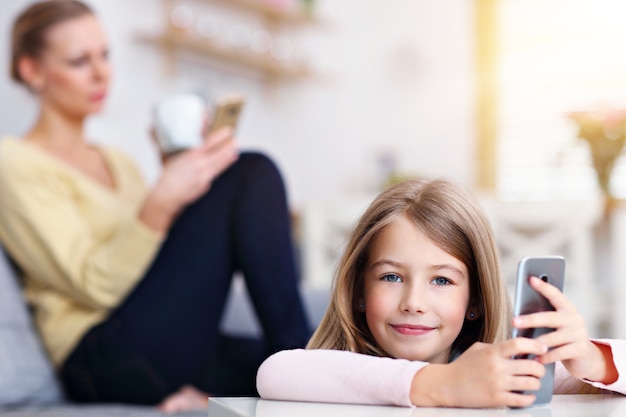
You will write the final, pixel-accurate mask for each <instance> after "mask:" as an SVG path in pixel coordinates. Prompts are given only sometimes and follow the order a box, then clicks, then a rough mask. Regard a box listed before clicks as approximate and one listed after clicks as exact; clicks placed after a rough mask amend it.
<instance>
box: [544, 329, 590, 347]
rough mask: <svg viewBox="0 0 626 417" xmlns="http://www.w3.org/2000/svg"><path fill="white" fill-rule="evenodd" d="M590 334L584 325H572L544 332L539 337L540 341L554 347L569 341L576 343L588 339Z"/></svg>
mask: <svg viewBox="0 0 626 417" xmlns="http://www.w3.org/2000/svg"><path fill="white" fill-rule="evenodd" d="M588 339H589V336H588V335H587V332H586V331H585V329H584V327H571V328H567V329H562V330H558V331H554V332H550V333H546V334H543V335H541V336H539V337H538V338H537V340H538V341H540V342H541V343H543V344H544V345H546V346H548V347H549V348H554V347H556V346H562V345H565V344H569V343H576V342H579V341H587V340H588Z"/></svg>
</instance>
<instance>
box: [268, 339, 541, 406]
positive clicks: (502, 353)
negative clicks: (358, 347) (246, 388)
mask: <svg viewBox="0 0 626 417" xmlns="http://www.w3.org/2000/svg"><path fill="white" fill-rule="evenodd" d="M544 349H545V347H544V346H543V345H541V344H540V343H538V342H536V341H535V340H532V339H523V338H518V339H514V340H507V341H505V342H502V343H498V344H495V345H491V344H483V343H476V344H475V345H473V346H472V347H471V348H470V349H468V350H467V351H466V352H465V353H463V354H462V355H461V356H460V357H459V358H458V359H457V360H456V361H454V362H452V363H446V364H428V363H426V362H418V361H408V360H405V359H392V358H382V357H378V356H369V355H363V354H358V353H353V352H346V351H339V350H314V349H311V350H302V349H298V350H287V351H282V352H278V353H276V354H274V355H272V356H270V357H269V358H268V359H267V360H266V361H265V362H263V364H262V365H261V367H260V368H259V371H258V374H257V389H258V391H259V394H260V395H261V397H262V398H264V399H270V400H290V401H315V402H331V403H352V404H378V405H401V406H411V405H417V406H430V407H439V406H449V407H496V406H505V405H508V406H525V405H529V404H531V403H532V402H533V401H534V397H533V396H532V395H523V394H518V393H514V392H512V391H517V390H519V391H521V390H529V389H538V388H539V379H538V378H539V377H540V376H542V372H543V370H544V367H543V366H541V364H539V363H537V362H536V361H534V360H519V359H512V356H514V355H517V354H521V353H533V354H540V353H544V352H545V350H544Z"/></svg>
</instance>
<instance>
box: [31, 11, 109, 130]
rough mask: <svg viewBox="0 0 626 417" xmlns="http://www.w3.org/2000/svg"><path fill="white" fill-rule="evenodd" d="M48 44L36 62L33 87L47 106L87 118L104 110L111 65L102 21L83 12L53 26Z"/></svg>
mask: <svg viewBox="0 0 626 417" xmlns="http://www.w3.org/2000/svg"><path fill="white" fill-rule="evenodd" d="M45 40H46V47H45V49H44V51H43V53H42V54H41V56H40V57H39V58H38V59H37V60H36V61H35V62H34V68H35V69H34V71H33V74H32V78H31V80H30V84H31V86H33V87H34V88H35V90H36V91H37V92H38V93H39V95H40V97H41V99H42V101H43V103H44V105H51V106H53V107H55V108H57V109H59V110H61V111H62V112H64V113H67V114H70V115H72V116H76V117H84V116H87V115H89V114H92V113H96V112H98V111H100V110H101V109H102V106H103V104H104V100H105V98H106V96H107V92H108V88H109V81H110V76H111V67H110V64H109V59H108V44H107V40H106V36H105V34H104V31H103V29H102V26H101V25H100V22H99V21H98V20H97V18H96V17H95V16H93V15H90V14H88V15H84V16H81V17H78V18H75V19H70V20H67V21H65V22H61V23H59V24H57V25H55V26H52V27H51V28H50V30H49V31H48V32H47V33H46V38H45Z"/></svg>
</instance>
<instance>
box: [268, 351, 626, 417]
mask: <svg viewBox="0 0 626 417" xmlns="http://www.w3.org/2000/svg"><path fill="white" fill-rule="evenodd" d="M594 342H596V343H601V344H605V345H607V346H610V348H611V351H612V354H613V361H614V363H615V366H616V368H617V370H618V374H619V376H618V379H617V381H615V382H614V383H612V384H610V385H605V384H602V383H599V382H590V381H581V380H579V379H577V378H574V377H573V376H571V375H570V374H569V373H568V372H567V370H566V369H565V367H564V366H563V365H562V364H561V363H560V362H558V363H557V364H556V366H555V377H554V393H555V394H576V393H579V392H580V391H581V389H582V388H583V387H584V386H586V385H587V384H591V385H593V386H595V387H598V388H602V389H605V390H608V391H613V392H618V393H621V394H626V377H625V376H624V372H623V371H624V370H626V341H625V340H608V339H603V340H594ZM426 365H428V363H427V362H417V361H409V360H406V359H393V358H383V357H378V356H370V355H363V354H359V353H353V352H347V351H341V350H322V349H310V350H303V349H295V350H285V351H282V352H278V353H275V354H274V355H272V356H270V357H269V358H268V359H267V360H265V362H263V364H262V365H261V367H260V368H259V371H258V374H257V389H258V391H259V394H260V396H261V397H262V398H264V399H267V400H290V401H313V402H326V403H347V404H377V405H399V406H408V407H410V406H411V405H412V403H411V399H410V390H411V383H412V382H413V377H414V376H415V373H416V372H417V371H419V370H420V369H422V368H423V367H424V366H426ZM303 376H306V377H303Z"/></svg>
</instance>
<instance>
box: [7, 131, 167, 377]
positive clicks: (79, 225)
mask: <svg viewBox="0 0 626 417" xmlns="http://www.w3.org/2000/svg"><path fill="white" fill-rule="evenodd" d="M98 149H99V150H100V152H101V153H102V155H103V156H104V158H105V159H106V162H107V163H108V165H109V168H110V171H111V172H112V174H113V177H114V181H115V189H111V188H107V187H105V186H103V185H102V184H100V183H98V182H97V181H95V180H93V179H91V178H90V177H88V176H86V175H84V174H82V173H81V172H79V171H78V170H76V169H74V168H72V167H71V166H69V165H67V164H65V163H64V162H63V161H62V160H60V159H58V158H56V157H54V156H52V155H50V154H48V153H47V152H45V151H44V150H43V149H41V148H39V147H37V146H36V145H33V144H31V143H29V142H25V141H22V140H19V139H17V138H4V139H2V140H0V241H1V242H2V244H3V245H4V246H5V248H6V250H7V251H8V253H9V254H10V255H11V256H12V258H13V259H14V260H15V261H16V262H17V264H18V265H19V266H20V268H21V269H22V272H23V277H24V291H25V295H26V297H27V299H28V301H29V302H30V303H31V305H32V307H33V309H34V317H35V323H36V325H37V327H38V328H39V331H40V333H41V335H42V337H43V340H44V344H45V346H46V347H47V349H48V352H49V354H50V356H51V358H52V360H53V362H54V363H55V364H56V365H57V366H59V365H61V364H62V363H63V361H64V360H65V359H66V358H67V356H68V355H69V353H70V352H71V351H72V349H73V348H74V347H75V346H76V345H77V343H78V342H79V341H80V339H81V337H82V336H83V335H84V334H85V333H86V332H87V331H88V330H89V329H90V328H92V327H93V326H94V325H96V324H97V323H99V322H101V321H102V320H104V319H105V318H106V317H107V314H108V313H109V312H110V311H111V310H112V309H113V308H114V307H116V306H117V305H119V304H120V302H121V301H122V300H123V299H124V297H126V295H128V293H129V292H130V291H131V290H132V289H133V287H134V286H135V285H136V284H137V282H138V281H139V280H140V279H141V277H142V276H143V274H144V273H145V271H146V270H147V268H148V266H149V264H150V263H151V261H152V260H153V258H154V256H155V254H156V252H157V250H158V249H159V247H160V245H161V242H162V240H163V236H161V235H160V234H159V233H157V232H155V231H152V230H151V229H149V228H148V227H147V226H145V225H144V224H143V223H142V222H141V221H140V220H139V219H138V212H139V210H140V208H141V204H142V202H143V200H144V198H145V196H146V193H147V188H146V184H145V182H144V180H143V178H142V176H141V174H140V172H139V170H138V168H137V166H136V165H135V164H134V163H133V162H132V161H131V160H130V159H129V158H128V157H126V156H125V155H124V154H122V153H121V152H119V151H115V150H113V149H111V148H108V147H98Z"/></svg>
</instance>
